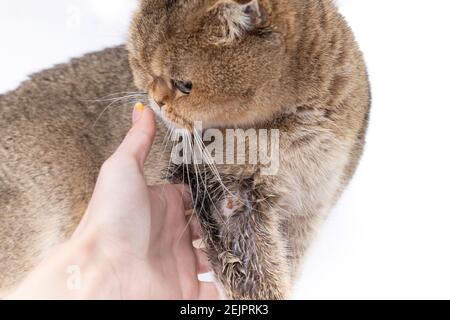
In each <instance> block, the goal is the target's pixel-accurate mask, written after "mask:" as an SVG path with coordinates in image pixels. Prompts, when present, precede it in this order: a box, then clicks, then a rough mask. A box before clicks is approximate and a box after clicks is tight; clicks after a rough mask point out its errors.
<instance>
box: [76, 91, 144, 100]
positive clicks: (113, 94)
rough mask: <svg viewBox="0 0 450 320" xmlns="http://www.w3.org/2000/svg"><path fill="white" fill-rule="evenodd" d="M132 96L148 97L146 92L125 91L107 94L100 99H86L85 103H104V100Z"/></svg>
mask: <svg viewBox="0 0 450 320" xmlns="http://www.w3.org/2000/svg"><path fill="white" fill-rule="evenodd" d="M131 94H133V95H134V94H136V95H147V93H146V92H140V91H135V92H133V91H123V92H115V93H111V94H107V95H106V96H103V97H99V98H98V99H86V100H84V101H103V99H108V98H114V97H115V96H123V95H131Z"/></svg>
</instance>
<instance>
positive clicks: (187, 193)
mask: <svg viewBox="0 0 450 320" xmlns="http://www.w3.org/2000/svg"><path fill="white" fill-rule="evenodd" d="M173 188H174V189H175V190H177V191H178V192H179V193H180V194H181V197H182V199H183V204H184V208H185V209H186V210H187V213H186V214H187V215H189V214H188V213H189V212H191V209H193V207H194V204H193V202H192V193H191V190H190V189H189V187H188V186H186V185H184V184H175V185H173Z"/></svg>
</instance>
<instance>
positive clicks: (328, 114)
mask: <svg viewBox="0 0 450 320" xmlns="http://www.w3.org/2000/svg"><path fill="white" fill-rule="evenodd" d="M128 62H129V63H128ZM130 66H131V68H130ZM140 92H144V93H148V95H149V97H150V98H151V99H152V100H154V101H156V103H157V104H158V107H157V108H156V109H157V110H156V111H157V112H158V113H159V114H160V116H161V119H162V120H163V121H162V122H164V123H165V124H166V125H167V126H168V127H169V128H171V129H173V128H186V129H187V130H188V131H189V132H191V133H192V132H193V131H192V130H193V126H194V122H196V121H201V122H202V124H203V126H204V129H205V128H219V129H221V130H224V129H225V128H234V129H236V128H241V129H248V128H255V129H261V128H269V129H277V130H279V132H280V141H279V148H280V159H279V161H280V163H279V170H278V172H277V174H276V175H264V174H262V167H261V166H260V165H254V164H253V165H250V164H239V165H233V164H225V165H220V164H217V165H216V166H210V165H203V166H202V165H200V166H194V165H192V164H185V165H182V166H176V165H174V164H172V165H170V166H169V168H168V164H169V160H170V159H169V158H170V148H167V149H165V148H164V143H163V140H164V139H163V137H164V136H165V135H166V133H167V130H166V129H165V126H163V125H161V124H159V135H158V137H157V139H156V144H155V148H154V149H153V152H152V156H151V158H150V159H149V161H148V164H147V166H146V175H147V177H148V182H149V183H161V182H163V181H164V179H165V178H167V179H169V180H171V181H174V182H185V183H189V184H190V185H191V188H192V191H193V196H194V199H197V200H198V201H196V209H197V210H196V213H197V214H198V215H199V217H200V220H201V223H202V228H203V233H204V237H205V241H206V250H207V252H208V255H209V258H210V260H211V264H212V266H213V270H214V273H215V275H216V278H217V281H218V283H219V284H220V285H221V287H222V288H223V290H224V294H225V295H226V297H228V298H234V299H283V298H287V297H289V294H290V290H291V288H292V284H293V281H294V279H295V278H296V276H297V274H298V270H299V266H300V264H301V262H302V258H303V256H304V253H305V251H306V249H307V248H308V245H309V244H310V241H311V238H312V236H313V235H314V232H315V230H316V228H317V226H318V224H319V223H320V221H321V220H322V219H323V218H324V217H325V216H326V215H327V213H328V212H329V211H330V209H331V208H332V206H333V205H334V203H335V202H336V200H337V199H338V198H339V196H340V194H341V192H342V190H343V189H344V188H345V186H346V185H347V184H348V182H349V180H350V178H351V177H352V175H353V173H354V171H355V168H356V166H357V163H358V161H359V158H360V156H361V153H362V150H363V146H364V137H365V132H366V128H367V123H368V114H369V108H370V90H369V83H368V76H367V72H366V68H365V64H364V61H363V57H362V54H361V52H360V51H359V49H358V46H357V44H356V42H355V40H354V37H353V35H352V32H351V30H350V28H349V27H348V25H347V24H346V22H345V21H344V19H343V18H342V17H341V15H340V14H339V13H338V12H337V9H336V8H335V6H334V4H333V3H332V1H330V0H277V1H275V0H251V1H248V0H247V1H245V0H241V1H237V0H186V1H182V0H141V2H140V7H139V9H138V10H137V12H136V14H135V16H134V19H133V22H132V27H131V31H130V39H129V42H128V46H127V49H125V48H124V47H118V48H113V49H108V50H105V51H102V52H99V53H94V54H89V55H87V56H85V57H83V58H81V59H77V60H74V61H72V62H71V63H69V64H66V65H60V66H57V67H55V68H53V69H51V70H47V71H44V72H41V73H39V74H36V75H34V76H32V77H31V79H30V80H28V81H26V82H24V83H23V84H22V85H21V86H20V87H19V88H18V89H17V90H15V91H13V92H10V93H8V94H5V95H2V96H0V124H1V134H0V159H1V162H0V288H1V289H2V290H3V293H6V292H7V291H8V290H10V289H12V288H14V286H15V285H16V284H17V283H18V282H19V281H20V280H21V279H22V278H23V277H24V275H25V274H26V273H27V272H28V271H29V270H30V269H31V268H32V267H33V266H34V265H35V264H36V263H37V262H38V261H39V259H40V258H41V257H42V256H43V255H44V254H45V253H46V252H47V250H48V249H49V248H50V247H52V246H53V245H55V244H56V243H59V242H61V241H63V240H64V239H66V238H67V237H68V236H69V235H70V234H71V232H72V231H73V230H74V228H75V226H76V225H77V223H78V221H79V220H80V217H81V215H82V214H83V212H84V210H85V208H86V205H87V202H88V201H89V197H90V193H91V191H92V189H93V186H94V182H95V179H96V175H97V172H98V170H99V167H100V166H101V163H102V162H103V161H104V160H105V159H106V158H107V157H108V156H109V155H110V154H111V152H112V151H113V150H114V148H115V146H117V144H118V143H119V141H120V140H121V138H122V137H123V136H124V134H125V132H126V130H127V128H128V126H129V121H130V119H129V114H130V108H128V107H125V106H126V105H131V104H132V102H135V101H139V100H142V101H147V96H146V95H143V94H141V93H140ZM114 93H122V94H121V95H124V93H127V94H125V97H124V98H121V99H115V98H118V97H119V94H117V95H111V94H114ZM102 97H103V99H102ZM105 97H106V98H105ZM104 100H111V101H110V102H112V106H111V107H109V108H108V109H107V110H106V112H104V114H102V116H101V117H99V114H100V112H101V111H102V110H103V109H104V107H105V105H106V104H107V103H109V101H108V102H105V101H104ZM120 106H124V107H120ZM215 168H216V169H215ZM199 177H202V179H199Z"/></svg>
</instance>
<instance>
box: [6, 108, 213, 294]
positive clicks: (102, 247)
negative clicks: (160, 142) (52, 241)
mask: <svg viewBox="0 0 450 320" xmlns="http://www.w3.org/2000/svg"><path fill="white" fill-rule="evenodd" d="M155 128H156V125H155V118H154V114H153V112H152V111H150V110H149V109H148V108H145V107H143V106H136V107H135V109H134V111H133V127H132V129H131V130H130V131H129V132H128V134H127V136H126V137H125V139H124V141H123V142H122V144H121V145H120V146H119V148H118V149H117V151H116V152H115V153H114V154H113V155H112V156H111V157H110V158H109V159H108V160H107V161H106V162H105V163H104V165H103V166H102V169H101V171H100V174H99V177H98V180H97V184H96V187H95V190H94V193H93V195H92V199H91V201H90V204H89V206H88V209H87V211H86V213H85V215H84V217H83V219H82V221H81V223H80V225H79V226H78V228H77V229H76V231H75V233H74V234H73V236H72V237H71V238H70V240H68V241H67V242H66V243H63V244H61V245H59V246H58V247H56V248H54V249H53V250H52V251H51V252H50V253H49V254H48V255H47V257H46V258H45V259H44V260H43V261H42V262H41V263H40V264H39V265H38V266H37V267H36V268H35V269H34V271H33V272H31V274H30V275H29V276H28V277H27V278H26V279H25V280H24V282H23V283H22V284H21V285H19V287H18V288H17V290H16V291H15V292H14V293H13V294H12V295H10V296H9V297H8V298H9V299H114V300H116V299H156V300H159V299H216V298H218V293H217V289H216V287H215V286H214V284H212V283H205V282H201V281H199V280H198V274H200V273H204V272H206V271H208V269H209V266H208V261H207V259H206V257H205V254H204V253H203V252H202V251H201V250H200V249H196V248H194V246H193V241H194V240H196V239H197V240H198V239H199V238H200V232H199V230H200V229H199V227H198V222H197V221H196V220H195V218H193V217H192V216H187V215H186V212H192V211H191V210H190V208H191V206H192V204H191V201H190V194H189V192H188V191H187V189H185V187H184V186H181V185H162V186H150V187H149V186H147V184H146V181H145V178H144V174H143V167H144V162H145V159H146V158H147V156H148V154H149V152H150V149H151V145H152V143H153V139H154V137H155V131H156V129H155ZM74 268H75V269H74ZM70 270H72V271H73V270H76V271H77V272H78V276H79V279H75V280H76V281H75V282H74V283H75V284H77V283H78V284H79V286H76V285H75V287H74V285H73V284H74V283H72V281H73V280H74V278H73V277H74V274H71V273H70ZM75 276H77V275H75ZM71 284H72V285H71Z"/></svg>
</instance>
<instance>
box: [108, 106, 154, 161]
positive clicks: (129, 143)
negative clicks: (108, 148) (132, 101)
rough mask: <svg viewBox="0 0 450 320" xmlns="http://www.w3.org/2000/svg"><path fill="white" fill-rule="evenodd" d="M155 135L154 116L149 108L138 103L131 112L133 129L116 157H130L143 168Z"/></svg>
mask: <svg viewBox="0 0 450 320" xmlns="http://www.w3.org/2000/svg"><path fill="white" fill-rule="evenodd" d="M155 134H156V121H155V114H154V113H153V111H151V110H150V108H148V107H145V106H144V105H143V104H141V103H138V104H136V106H135V107H134V110H133V127H132V128H131V130H130V131H129V132H128V134H127V136H126V137H125V139H124V140H123V142H122V144H121V145H120V146H119V148H118V149H117V151H116V155H119V156H120V155H122V156H130V155H131V156H132V157H134V158H135V159H136V160H138V162H139V164H140V165H141V166H144V162H145V159H146V158H147V156H148V154H149V153H150V148H151V146H152V144H153V140H154V139H155Z"/></svg>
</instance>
